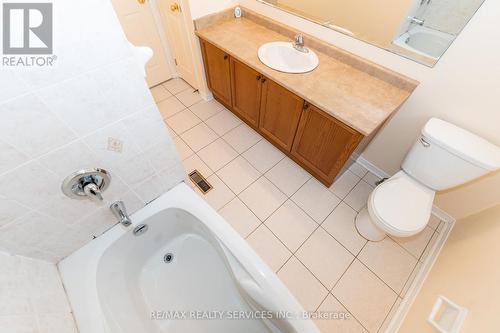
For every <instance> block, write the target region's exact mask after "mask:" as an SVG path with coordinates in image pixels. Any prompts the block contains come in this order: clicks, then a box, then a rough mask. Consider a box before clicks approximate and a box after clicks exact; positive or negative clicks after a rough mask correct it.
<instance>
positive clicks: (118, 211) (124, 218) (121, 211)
mask: <svg viewBox="0 0 500 333" xmlns="http://www.w3.org/2000/svg"><path fill="white" fill-rule="evenodd" d="M109 209H111V212H113V215H114V216H115V217H116V218H117V219H118V222H120V223H121V224H122V225H123V226H124V227H128V226H129V225H131V224H132V221H131V220H130V217H129V216H128V214H127V210H126V209H125V204H124V203H123V201H116V202H113V203H112V204H111V206H109Z"/></svg>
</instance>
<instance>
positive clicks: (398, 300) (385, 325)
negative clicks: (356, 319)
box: [378, 297, 403, 333]
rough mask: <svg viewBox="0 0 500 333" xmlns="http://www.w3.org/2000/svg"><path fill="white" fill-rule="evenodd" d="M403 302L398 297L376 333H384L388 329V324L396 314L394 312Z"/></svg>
mask: <svg viewBox="0 0 500 333" xmlns="http://www.w3.org/2000/svg"><path fill="white" fill-rule="evenodd" d="M402 301H403V300H402V299H401V298H399V297H398V299H397V300H396V302H395V303H394V305H393V306H392V309H391V311H390V312H389V314H388V315H387V317H386V318H385V320H384V323H383V324H382V326H381V327H380V328H379V330H378V332H379V333H384V332H386V330H387V328H388V327H389V324H390V323H391V320H392V318H393V317H394V315H395V314H396V312H397V311H398V309H399V307H400V305H401V302H402Z"/></svg>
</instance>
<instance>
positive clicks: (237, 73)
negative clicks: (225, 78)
mask: <svg viewBox="0 0 500 333" xmlns="http://www.w3.org/2000/svg"><path fill="white" fill-rule="evenodd" d="M230 63H231V86H232V98H233V105H232V106H233V112H235V113H236V114H237V115H238V116H240V118H243V119H244V120H246V121H247V123H249V124H250V125H252V126H253V127H254V128H258V127H259V115H260V99H261V93H262V80H263V77H262V75H260V73H259V72H257V71H256V70H254V69H253V68H250V67H248V66H247V65H245V64H243V63H241V62H239V61H238V60H236V59H234V58H232V57H231V60H230Z"/></svg>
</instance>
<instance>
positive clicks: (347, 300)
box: [332, 260, 397, 332]
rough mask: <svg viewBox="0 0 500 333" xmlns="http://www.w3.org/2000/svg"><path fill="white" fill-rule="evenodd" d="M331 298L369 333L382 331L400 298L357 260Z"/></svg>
mask: <svg viewBox="0 0 500 333" xmlns="http://www.w3.org/2000/svg"><path fill="white" fill-rule="evenodd" d="M332 294H333V296H335V298H337V299H338V300H339V301H340V302H341V303H342V304H343V305H344V306H345V307H346V308H347V310H349V312H351V313H352V314H353V315H354V316H355V317H356V318H357V319H358V320H359V322H360V323H361V324H362V325H363V326H364V327H365V328H367V329H368V330H369V331H370V332H376V331H377V330H378V329H379V327H380V326H381V325H382V323H383V322H384V319H385V317H386V316H387V314H388V313H389V311H390V310H391V307H392V305H393V304H394V302H395V301H396V298H397V295H396V293H394V291H392V289H391V288H389V287H388V286H387V285H385V284H384V283H383V282H382V281H381V280H380V279H379V278H378V277H377V276H376V275H375V274H373V273H372V272H370V270H369V269H368V268H366V267H365V266H363V264H362V263H361V262H359V261H358V260H354V262H353V263H352V265H351V266H350V267H349V269H348V270H347V272H346V273H345V274H344V275H343V276H342V278H341V279H340V281H339V282H338V283H337V285H335V287H334V288H333V290H332Z"/></svg>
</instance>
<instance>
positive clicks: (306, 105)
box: [304, 102, 310, 110]
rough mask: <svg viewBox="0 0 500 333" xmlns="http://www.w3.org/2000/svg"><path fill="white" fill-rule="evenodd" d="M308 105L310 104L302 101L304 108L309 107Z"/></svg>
mask: <svg viewBox="0 0 500 333" xmlns="http://www.w3.org/2000/svg"><path fill="white" fill-rule="evenodd" d="M309 106H310V105H309V103H307V102H305V103H304V110H307V109H309Z"/></svg>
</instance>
